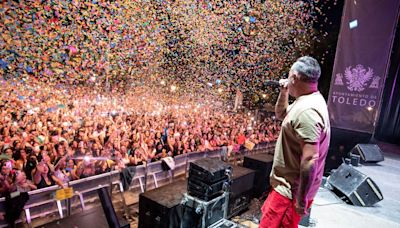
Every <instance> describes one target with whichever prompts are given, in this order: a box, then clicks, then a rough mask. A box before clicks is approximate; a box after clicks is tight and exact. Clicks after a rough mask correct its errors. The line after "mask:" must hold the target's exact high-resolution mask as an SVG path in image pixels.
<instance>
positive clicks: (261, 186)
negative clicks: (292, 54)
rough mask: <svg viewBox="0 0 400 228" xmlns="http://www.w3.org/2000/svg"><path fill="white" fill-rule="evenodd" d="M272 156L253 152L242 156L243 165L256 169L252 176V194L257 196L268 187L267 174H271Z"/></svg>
mask: <svg viewBox="0 0 400 228" xmlns="http://www.w3.org/2000/svg"><path fill="white" fill-rule="evenodd" d="M273 160H274V156H273V155H270V154H264V153H263V154H253V155H246V156H244V161H243V167H245V168H249V169H253V170H255V171H256V174H255V177H254V192H253V196H254V197H256V198H258V197H260V196H262V195H263V193H265V192H266V191H267V190H268V188H269V187H270V184H269V175H270V174H271V169H272V163H273Z"/></svg>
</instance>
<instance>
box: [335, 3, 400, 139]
mask: <svg viewBox="0 0 400 228" xmlns="http://www.w3.org/2000/svg"><path fill="white" fill-rule="evenodd" d="M399 8H400V0H385V1H377V0H362V1H354V0H351V1H350V0H346V2H345V6H344V10H343V16H342V24H341V28H340V34H339V39H338V45H337V49H336V57H335V64H334V67H333V72H332V81H331V87H330V92H329V99H328V108H329V113H330V120H331V125H332V127H336V128H342V129H347V130H354V131H359V132H367V133H372V132H373V131H374V128H375V122H376V119H377V114H378V113H379V109H380V103H381V96H382V91H383V88H384V84H385V76H386V72H387V67H388V61H389V58H390V53H391V49H392V44H393V39H394V32H395V27H396V24H397V20H398V14H399Z"/></svg>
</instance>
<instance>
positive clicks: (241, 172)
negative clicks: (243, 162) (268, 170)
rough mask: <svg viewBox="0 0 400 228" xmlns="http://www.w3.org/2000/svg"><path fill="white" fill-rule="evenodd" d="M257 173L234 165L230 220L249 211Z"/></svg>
mask: <svg viewBox="0 0 400 228" xmlns="http://www.w3.org/2000/svg"><path fill="white" fill-rule="evenodd" d="M255 173H256V172H255V171H254V170H252V169H247V168H244V167H241V166H236V165H232V184H231V189H230V194H229V205H228V218H231V217H233V216H236V215H237V214H239V213H240V212H242V211H244V210H245V209H247V208H248V207H249V205H250V201H251V199H252V198H251V196H252V194H253V183H254V176H255Z"/></svg>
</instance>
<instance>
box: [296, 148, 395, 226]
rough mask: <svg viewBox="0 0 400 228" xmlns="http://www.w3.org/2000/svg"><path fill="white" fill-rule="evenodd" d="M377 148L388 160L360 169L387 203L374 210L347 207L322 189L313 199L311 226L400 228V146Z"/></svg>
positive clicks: (363, 166) (382, 203)
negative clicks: (369, 178)
mask: <svg viewBox="0 0 400 228" xmlns="http://www.w3.org/2000/svg"><path fill="white" fill-rule="evenodd" d="M378 144H379V146H380V148H381V149H382V151H383V152H384V156H385V160H384V161H382V162H380V163H378V164H375V165H362V166H360V167H357V169H358V170H359V171H361V172H362V173H364V174H366V175H368V176H369V177H371V179H372V180H373V181H374V182H375V183H376V184H377V185H378V187H379V188H380V190H381V192H382V194H383V197H384V199H383V200H382V201H380V202H378V203H377V204H375V205H374V206H373V207H358V206H352V205H348V204H346V203H344V202H343V201H342V200H341V199H339V198H338V197H337V196H336V195H335V194H333V193H332V192H331V191H330V190H327V189H324V188H320V189H319V191H318V194H317V196H316V198H315V199H314V203H313V207H312V211H311V216H310V217H311V223H312V225H310V226H313V227H324V228H325V227H352V228H358V227H360V228H361V227H362V228H366V227H371V228H372V227H382V228H383V227H385V228H387V227H399V228H400V146H395V145H391V144H385V143H378ZM300 227H302V226H300Z"/></svg>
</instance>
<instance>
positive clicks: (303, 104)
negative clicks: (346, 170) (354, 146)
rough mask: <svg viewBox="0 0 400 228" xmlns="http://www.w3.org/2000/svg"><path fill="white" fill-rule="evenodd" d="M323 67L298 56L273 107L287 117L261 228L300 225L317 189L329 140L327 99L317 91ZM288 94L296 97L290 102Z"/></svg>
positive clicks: (282, 118) (310, 58) (278, 116)
mask: <svg viewBox="0 0 400 228" xmlns="http://www.w3.org/2000/svg"><path fill="white" fill-rule="evenodd" d="M320 75H321V68H320V66H319V64H318V62H317V60H315V59H314V58H312V57H309V56H304V57H301V58H299V59H298V60H297V61H296V62H295V63H294V64H293V65H292V67H291V69H290V72H289V77H288V78H287V79H281V80H280V81H279V84H280V94H279V97H278V100H277V103H276V105H275V113H276V117H277V118H278V119H281V120H283V122H282V129H281V132H280V135H279V138H278V140H277V143H276V148H275V155H274V163H273V166H272V171H271V177H270V180H271V187H272V189H271V192H270V193H269V195H268V198H267V199H266V201H265V202H264V205H263V206H262V209H261V210H262V218H261V222H260V227H261V228H266V227H268V228H274V227H284V228H286V227H297V226H298V223H299V222H300V219H301V216H302V215H304V214H305V213H306V211H307V209H308V208H309V207H310V206H311V203H312V201H313V199H314V197H315V195H316V193H317V191H318V188H319V186H320V184H321V180H322V174H323V171H324V165H325V158H326V155H327V152H328V147H329V141H330V123H329V115H328V109H327V105H326V102H325V100H324V98H323V96H322V95H321V94H320V92H319V91H318V79H319V77H320ZM289 94H290V95H291V96H293V97H294V98H296V100H295V101H294V102H293V103H292V104H291V105H289V103H288V98H289Z"/></svg>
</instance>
